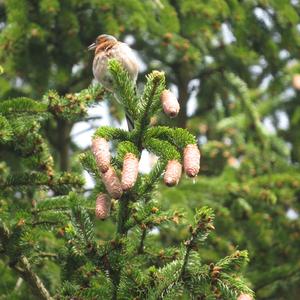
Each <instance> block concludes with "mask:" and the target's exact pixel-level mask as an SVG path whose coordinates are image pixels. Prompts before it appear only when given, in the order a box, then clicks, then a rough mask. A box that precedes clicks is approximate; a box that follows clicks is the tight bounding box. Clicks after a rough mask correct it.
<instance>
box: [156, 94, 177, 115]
mask: <svg viewBox="0 0 300 300" xmlns="http://www.w3.org/2000/svg"><path fill="white" fill-rule="evenodd" d="M160 100H161V103H162V106H163V110H164V112H165V114H166V115H167V116H169V117H170V118H175V117H176V116H177V115H178V113H179V110H180V106H179V103H178V100H177V99H176V97H175V95H174V94H173V93H172V92H171V91H169V90H164V91H163V92H162V94H161V96H160Z"/></svg>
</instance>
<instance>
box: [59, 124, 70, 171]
mask: <svg viewBox="0 0 300 300" xmlns="http://www.w3.org/2000/svg"><path fill="white" fill-rule="evenodd" d="M71 129H72V124H71V123H69V122H68V121H66V120H61V119H59V120H57V130H58V140H57V147H58V151H59V163H60V164H59V169H60V171H62V172H64V171H68V170H69V168H70V163H69V162H70V160H69V156H70V153H69V148H70V147H69V145H70V132H71Z"/></svg>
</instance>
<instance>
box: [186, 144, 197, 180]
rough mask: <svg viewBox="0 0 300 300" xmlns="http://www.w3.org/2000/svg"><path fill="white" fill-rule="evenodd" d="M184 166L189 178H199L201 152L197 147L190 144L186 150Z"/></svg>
mask: <svg viewBox="0 0 300 300" xmlns="http://www.w3.org/2000/svg"><path fill="white" fill-rule="evenodd" d="M183 166H184V171H185V173H186V175H187V176H189V177H195V176H197V174H198V173H199V170H200V151H199V149H198V146H197V145H194V144H189V145H187V146H186V147H185V148H184V150H183Z"/></svg>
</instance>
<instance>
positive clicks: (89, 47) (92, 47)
mask: <svg viewBox="0 0 300 300" xmlns="http://www.w3.org/2000/svg"><path fill="white" fill-rule="evenodd" d="M95 48H96V43H93V44H91V45H89V46H88V50H89V51H90V50H94V49H95Z"/></svg>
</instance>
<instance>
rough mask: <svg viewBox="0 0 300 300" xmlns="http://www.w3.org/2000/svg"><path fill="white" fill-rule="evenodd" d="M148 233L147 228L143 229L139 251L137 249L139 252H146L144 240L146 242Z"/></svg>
mask: <svg viewBox="0 0 300 300" xmlns="http://www.w3.org/2000/svg"><path fill="white" fill-rule="evenodd" d="M146 233H147V229H143V231H142V236H141V241H140V245H139V248H138V251H137V253H138V254H143V253H144V242H145V238H146Z"/></svg>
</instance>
